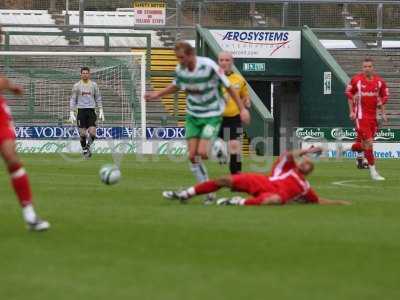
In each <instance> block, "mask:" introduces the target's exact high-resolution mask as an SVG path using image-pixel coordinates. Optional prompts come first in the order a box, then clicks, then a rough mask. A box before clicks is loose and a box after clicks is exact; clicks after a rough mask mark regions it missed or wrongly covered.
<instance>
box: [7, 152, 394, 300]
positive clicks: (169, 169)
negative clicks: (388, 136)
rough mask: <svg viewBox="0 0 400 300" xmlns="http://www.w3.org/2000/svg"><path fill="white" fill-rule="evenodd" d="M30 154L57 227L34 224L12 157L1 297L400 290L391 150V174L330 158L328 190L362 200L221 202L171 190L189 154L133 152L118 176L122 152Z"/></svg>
mask: <svg viewBox="0 0 400 300" xmlns="http://www.w3.org/2000/svg"><path fill="white" fill-rule="evenodd" d="M22 158H23V160H24V162H25V166H26V168H27V170H28V172H29V174H30V177H31V182H32V184H33V190H34V194H35V201H36V205H37V208H38V212H39V214H40V215H41V216H42V217H43V218H46V219H48V220H49V221H50V222H51V224H52V228H51V230H50V231H48V232H45V233H34V232H27V231H26V230H25V228H24V224H23V222H22V218H21V212H20V210H19V208H18V205H17V201H16V200H15V196H14V194H13V193H12V191H11V188H10V187H9V184H8V176H7V174H6V172H5V171H4V168H1V170H0V174H1V175H0V188H1V192H0V220H1V226H0V243H1V246H0V262H1V263H0V299H4V300H19V299H30V300H36V299H37V300H39V299H41V300H43V299H45V300H47V299H49V300H50V299H51V300H53V299H58V300H63V299H68V300H71V299H85V300H87V299H96V300H102V299H107V300H109V299H150V300H155V299H157V300H158V299H160V300H161V299H162V300H167V299H171V300H177V299H190V300H196V299H201V300H205V299H238V300H239V299H240V300H243V299H249V300H250V299H271V300H272V299H274V300H275V299H277V300H281V299H304V300H310V299H316V300H321V299H324V300H329V299H332V300H338V299H363V300H366V299H374V300H375V299H385V300H388V299H400V285H399V282H400V281H399V280H400V179H399V169H400V161H399V160H380V161H378V165H377V166H378V170H379V171H380V172H381V174H382V175H383V176H385V177H386V178H387V180H386V181H385V182H371V181H370V180H369V176H368V175H369V174H368V170H357V169H356V168H355V164H354V161H342V162H335V161H330V162H320V163H318V164H317V166H316V170H315V172H314V174H313V175H312V176H311V177H310V182H311V184H312V185H313V186H314V188H315V189H316V190H317V192H318V193H319V194H320V195H321V196H323V197H326V198H332V199H343V200H350V201H351V202H352V204H353V205H351V206H325V207H323V206H317V205H296V204H294V205H287V206H279V207H217V206H204V205H202V203H201V200H202V199H201V198H195V199H193V200H192V202H191V203H190V204H188V205H180V204H179V203H176V202H167V201H166V200H164V199H162V197H161V191H162V190H164V189H171V188H173V189H176V188H180V187H185V186H188V185H191V184H192V183H193V176H192V174H191V173H190V171H189V168H188V163H187V162H186V161H183V162H176V163H174V162H170V161H167V160H165V159H160V160H159V161H156V160H155V159H150V158H148V160H147V161H139V160H137V159H135V157H132V156H131V157H128V156H125V157H124V161H123V163H122V175H123V178H122V180H121V182H120V183H119V184H117V185H115V186H106V185H103V184H102V183H101V182H100V180H99V177H98V171H99V169H100V167H101V166H102V165H103V164H105V163H110V162H112V160H111V158H110V156H106V155H103V156H101V155H97V156H94V157H93V158H92V159H91V160H88V161H81V162H80V163H77V162H70V161H66V160H64V159H63V158H62V157H61V156H59V155H23V156H22ZM208 168H209V173H210V174H211V175H212V177H215V176H217V175H222V174H224V173H226V172H227V169H228V168H227V167H226V166H224V167H222V168H221V167H220V166H219V165H218V164H217V163H213V162H210V163H208ZM249 168H250V167H249V164H248V163H247V164H245V167H244V169H245V171H246V170H249ZM228 194H229V192H222V193H219V194H218V195H219V196H223V195H228Z"/></svg>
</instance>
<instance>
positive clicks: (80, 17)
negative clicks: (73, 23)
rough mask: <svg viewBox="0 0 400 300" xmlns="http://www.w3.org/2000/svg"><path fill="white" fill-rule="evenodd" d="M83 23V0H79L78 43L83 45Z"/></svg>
mask: <svg viewBox="0 0 400 300" xmlns="http://www.w3.org/2000/svg"><path fill="white" fill-rule="evenodd" d="M84 25H85V0H79V44H80V45H83V31H84V29H83V26H84Z"/></svg>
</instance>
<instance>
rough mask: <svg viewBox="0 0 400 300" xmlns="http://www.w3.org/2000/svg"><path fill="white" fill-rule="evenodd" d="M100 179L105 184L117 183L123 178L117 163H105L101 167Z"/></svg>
mask: <svg viewBox="0 0 400 300" xmlns="http://www.w3.org/2000/svg"><path fill="white" fill-rule="evenodd" d="M99 175H100V179H101V181H102V182H103V183H104V184H109V185H111V184H116V183H117V182H118V181H119V180H120V179H121V171H120V170H119V168H118V167H117V166H116V165H104V166H102V167H101V169H100V172H99Z"/></svg>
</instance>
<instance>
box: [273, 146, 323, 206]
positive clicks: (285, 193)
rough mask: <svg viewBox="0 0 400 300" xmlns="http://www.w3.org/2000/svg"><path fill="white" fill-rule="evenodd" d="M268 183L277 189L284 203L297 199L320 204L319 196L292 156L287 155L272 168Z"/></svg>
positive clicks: (282, 156) (281, 157)
mask: <svg viewBox="0 0 400 300" xmlns="http://www.w3.org/2000/svg"><path fill="white" fill-rule="evenodd" d="M268 181H269V182H270V183H271V184H272V186H274V187H275V188H276V191H278V193H279V195H280V196H281V198H282V201H283V202H284V203H285V202H288V201H292V200H297V199H304V200H305V201H306V202H312V203H317V202H318V196H317V194H316V193H315V192H314V190H313V189H312V188H311V187H310V183H309V182H308V181H307V180H306V179H305V177H304V175H303V174H302V173H301V172H300V171H299V170H298V169H297V166H296V163H295V161H294V158H293V155H291V154H288V153H285V154H283V155H281V156H280V157H279V159H278V160H277V161H276V162H275V164H274V166H273V167H272V170H271V175H269V176H268Z"/></svg>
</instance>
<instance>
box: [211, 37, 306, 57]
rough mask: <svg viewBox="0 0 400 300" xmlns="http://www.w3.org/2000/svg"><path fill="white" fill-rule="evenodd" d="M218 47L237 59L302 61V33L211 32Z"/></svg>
mask: <svg viewBox="0 0 400 300" xmlns="http://www.w3.org/2000/svg"><path fill="white" fill-rule="evenodd" d="M210 32H211V34H212V35H213V37H214V39H215V40H216V41H217V43H218V45H219V46H220V47H221V48H222V49H223V50H225V51H230V52H232V53H233V56H234V57H236V58H285V59H300V54H301V53H300V52H301V32H300V31H282V30H270V31H265V30H210Z"/></svg>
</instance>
